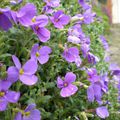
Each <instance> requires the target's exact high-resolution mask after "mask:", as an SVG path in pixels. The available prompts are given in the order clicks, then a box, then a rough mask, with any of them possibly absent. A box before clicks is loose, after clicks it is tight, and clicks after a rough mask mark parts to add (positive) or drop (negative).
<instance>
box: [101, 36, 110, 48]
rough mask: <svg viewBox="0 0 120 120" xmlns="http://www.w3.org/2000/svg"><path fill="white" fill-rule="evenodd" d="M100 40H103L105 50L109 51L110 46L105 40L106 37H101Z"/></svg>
mask: <svg viewBox="0 0 120 120" xmlns="http://www.w3.org/2000/svg"><path fill="white" fill-rule="evenodd" d="M100 40H101V42H102V44H103V47H104V49H105V50H108V49H109V45H108V43H107V40H106V39H105V37H104V36H102V35H101V36H100Z"/></svg>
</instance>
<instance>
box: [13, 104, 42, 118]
mask: <svg viewBox="0 0 120 120" xmlns="http://www.w3.org/2000/svg"><path fill="white" fill-rule="evenodd" d="M35 107H36V105H35V104H30V105H28V106H27V107H26V109H25V110H24V111H23V112H22V113H24V114H22V113H21V112H18V113H17V114H16V115H15V118H14V120H41V113H40V111H39V110H38V109H36V108H35Z"/></svg>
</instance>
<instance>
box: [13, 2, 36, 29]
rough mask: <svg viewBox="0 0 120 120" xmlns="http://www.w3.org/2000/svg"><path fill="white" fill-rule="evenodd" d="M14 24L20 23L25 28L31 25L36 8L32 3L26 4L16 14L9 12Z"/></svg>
mask: <svg viewBox="0 0 120 120" xmlns="http://www.w3.org/2000/svg"><path fill="white" fill-rule="evenodd" d="M11 14H12V18H13V20H14V22H15V23H16V24H17V23H20V24H22V25H23V26H25V27H29V26H30V25H32V24H33V22H32V19H33V17H34V16H35V15H36V14H37V10H36V7H35V6H34V4H32V3H27V4H26V5H25V6H24V7H22V8H21V9H20V10H19V11H18V12H14V11H12V12H11Z"/></svg>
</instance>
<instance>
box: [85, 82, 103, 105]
mask: <svg viewBox="0 0 120 120" xmlns="http://www.w3.org/2000/svg"><path fill="white" fill-rule="evenodd" d="M87 96H88V100H89V101H90V102H94V100H96V101H97V102H98V103H99V104H101V98H102V88H101V84H99V83H97V82H96V83H92V84H91V85H90V86H89V87H88V89H87Z"/></svg>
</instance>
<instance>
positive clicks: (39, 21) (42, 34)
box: [31, 15, 50, 42]
mask: <svg viewBox="0 0 120 120" xmlns="http://www.w3.org/2000/svg"><path fill="white" fill-rule="evenodd" d="M32 22H33V25H32V26H31V27H32V29H33V31H34V32H35V34H36V35H37V36H38V38H39V40H40V41H41V42H46V41H48V40H49V39H50V31H49V30H48V29H47V28H45V26H46V25H47V24H48V17H47V16H46V15H39V16H37V17H34V18H33V19H32Z"/></svg>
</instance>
